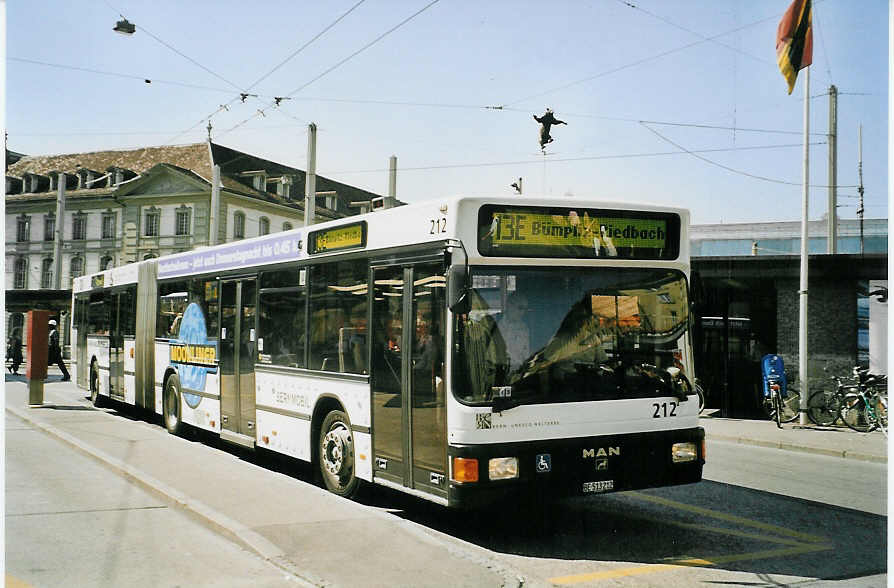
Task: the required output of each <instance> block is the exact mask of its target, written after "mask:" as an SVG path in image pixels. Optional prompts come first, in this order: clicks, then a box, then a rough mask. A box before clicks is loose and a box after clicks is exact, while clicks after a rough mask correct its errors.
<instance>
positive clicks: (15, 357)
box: [6, 328, 23, 375]
mask: <svg viewBox="0 0 894 588" xmlns="http://www.w3.org/2000/svg"><path fill="white" fill-rule="evenodd" d="M6 355H7V357H9V359H10V361H12V365H11V366H9V367H8V368H7V369H8V370H9V372H10V373H11V374H17V375H18V373H19V366H20V365H22V361H23V360H22V338H21V337H19V329H18V328H16V329H13V331H12V336H11V337H10V338H9V344H8V345H7V347H6Z"/></svg>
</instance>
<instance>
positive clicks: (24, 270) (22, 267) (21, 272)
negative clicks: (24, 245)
mask: <svg viewBox="0 0 894 588" xmlns="http://www.w3.org/2000/svg"><path fill="white" fill-rule="evenodd" d="M14 276H15V277H14V282H13V288H16V289H19V290H24V289H25V288H27V287H28V260H27V259H26V258H24V257H18V258H16V261H15V271H14Z"/></svg>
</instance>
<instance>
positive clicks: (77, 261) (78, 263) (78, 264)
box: [70, 256, 84, 280]
mask: <svg viewBox="0 0 894 588" xmlns="http://www.w3.org/2000/svg"><path fill="white" fill-rule="evenodd" d="M70 270H71V272H70V273H71V279H72V280H74V279H75V278H77V277H80V276H83V275H84V258H83V257H80V256H77V257H72V258H71V268H70Z"/></svg>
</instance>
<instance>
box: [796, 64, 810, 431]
mask: <svg viewBox="0 0 894 588" xmlns="http://www.w3.org/2000/svg"><path fill="white" fill-rule="evenodd" d="M809 171H810V67H806V68H804V183H803V186H804V195H803V198H802V202H801V285H800V288H799V289H798V294H799V301H800V308H799V313H798V319H799V320H798V331H799V336H798V381H799V382H800V384H801V406H800V407H799V408H800V416H801V418H800V421H799V422H800V424H801V425H802V426H806V425H807V424H808V423H807V397H808V396H809V395H810V393H809V388H808V384H807V260H808V243H809V236H808V234H807V216H808V211H809V208H810V196H809V195H810V173H809Z"/></svg>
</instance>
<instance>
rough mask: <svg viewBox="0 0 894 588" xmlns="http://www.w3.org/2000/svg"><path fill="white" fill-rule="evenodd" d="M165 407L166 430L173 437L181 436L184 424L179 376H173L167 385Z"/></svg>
mask: <svg viewBox="0 0 894 588" xmlns="http://www.w3.org/2000/svg"><path fill="white" fill-rule="evenodd" d="M163 405H164V406H163V414H164V420H165V428H166V429H167V430H168V433H170V434H171V435H179V434H180V432H181V431H182V429H183V422H182V421H181V420H180V378H179V377H177V374H174V375H172V376H171V377H170V378H168V381H167V382H166V383H165V395H164V402H163Z"/></svg>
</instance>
